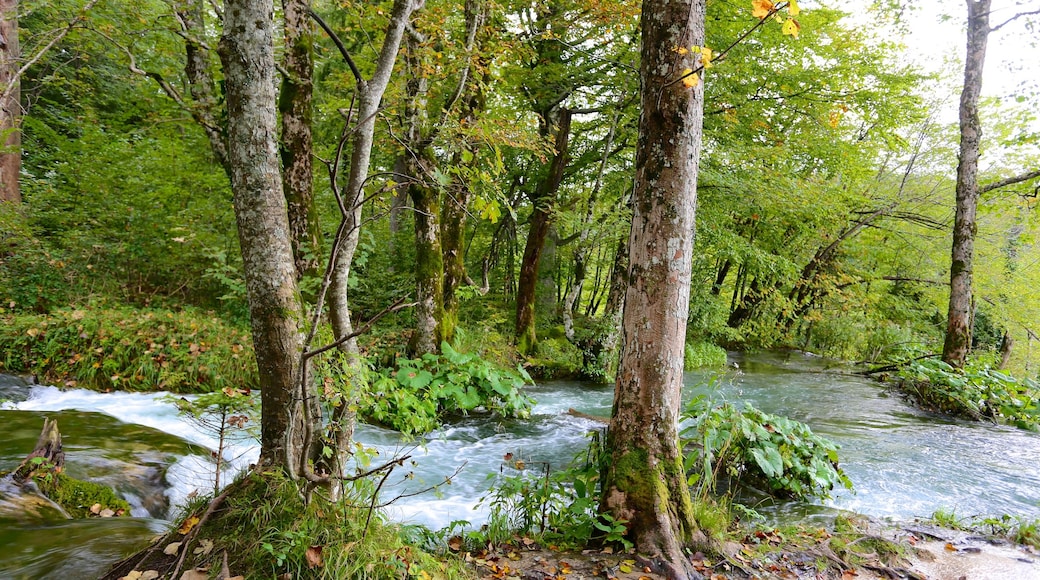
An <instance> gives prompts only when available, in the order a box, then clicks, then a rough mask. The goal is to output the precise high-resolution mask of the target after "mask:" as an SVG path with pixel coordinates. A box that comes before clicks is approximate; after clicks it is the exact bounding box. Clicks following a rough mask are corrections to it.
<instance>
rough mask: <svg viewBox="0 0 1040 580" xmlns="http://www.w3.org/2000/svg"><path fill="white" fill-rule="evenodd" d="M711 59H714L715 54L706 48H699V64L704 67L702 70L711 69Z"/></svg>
mask: <svg viewBox="0 0 1040 580" xmlns="http://www.w3.org/2000/svg"><path fill="white" fill-rule="evenodd" d="M713 58H715V53H714V52H712V50H711V49H710V48H708V47H707V46H705V47H702V48H701V64H702V65H704V68H711V67H712V66H714V65H712V63H711V61H712V59H713Z"/></svg>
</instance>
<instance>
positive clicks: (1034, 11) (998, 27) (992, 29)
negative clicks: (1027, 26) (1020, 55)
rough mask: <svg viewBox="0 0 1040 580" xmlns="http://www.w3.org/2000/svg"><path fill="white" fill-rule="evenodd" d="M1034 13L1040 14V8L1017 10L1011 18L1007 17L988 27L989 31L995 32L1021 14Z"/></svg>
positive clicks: (1020, 16) (1021, 15)
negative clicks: (1026, 10)
mask: <svg viewBox="0 0 1040 580" xmlns="http://www.w3.org/2000/svg"><path fill="white" fill-rule="evenodd" d="M1034 14H1040V8H1037V9H1036V10H1031V11H1029V12H1019V13H1018V14H1015V15H1014V16H1012V17H1011V18H1008V19H1007V20H1005V21H1004V22H1001V23H1000V24H998V25H996V26H992V27H990V29H989V31H990V32H996V31H998V30H1000V29H1001V28H1004V26H1006V25H1008V24H1011V23H1012V22H1014V21H1016V20H1018V19H1019V18H1022V17H1023V16H1032V15H1034Z"/></svg>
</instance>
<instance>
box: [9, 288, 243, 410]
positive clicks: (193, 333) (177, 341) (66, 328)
mask: <svg viewBox="0 0 1040 580" xmlns="http://www.w3.org/2000/svg"><path fill="white" fill-rule="evenodd" d="M2 321H3V324H0V353H3V354H2V355H0V356H2V358H0V363H2V365H3V367H2V368H3V369H5V370H6V371H7V372H18V373H31V374H35V375H37V376H39V377H40V378H41V379H43V380H46V381H50V382H53V383H55V384H63V385H65V386H70V387H73V386H79V387H85V388H94V389H98V390H108V389H119V390H125V391H145V390H156V389H162V390H168V391H173V392H179V393H192V392H195V393H200V392H209V391H216V390H220V389H224V388H233V389H237V388H251V387H255V386H256V382H257V377H256V370H255V363H254V357H253V354H252V340H250V337H249V333H248V332H247V331H246V330H244V329H239V328H236V327H234V326H230V325H228V324H226V323H225V322H224V321H223V320H221V319H219V318H217V317H216V316H215V315H214V314H213V313H210V312H203V311H198V310H194V309H184V310H180V311H176V312H175V311H171V310H162V309H138V308H128V307H109V306H107V305H104V304H92V305H91V306H90V307H86V308H69V309H58V310H54V311H53V312H51V313H50V314H13V315H8V316H5V317H3V318H2Z"/></svg>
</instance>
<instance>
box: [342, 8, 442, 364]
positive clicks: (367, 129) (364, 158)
mask: <svg viewBox="0 0 1040 580" xmlns="http://www.w3.org/2000/svg"><path fill="white" fill-rule="evenodd" d="M423 2H424V0H394V6H393V9H392V10H391V13H390V22H389V24H387V28H386V34H385V36H384V37H383V45H382V47H381V48H380V51H379V56H378V57H377V59H376V67H375V73H374V74H373V75H372V78H371V79H369V80H364V79H361V78H358V79H357V81H358V86H357V91H358V110H357V117H356V119H357V126H356V127H355V129H354V139H353V140H352V142H351V145H352V149H351V154H350V173H349V175H348V177H347V185H346V187H345V191H346V197H347V198H346V200H344V201H345V207H344V208H343V210H344V213H345V215H344V218H345V219H346V220H347V235H346V236H344V238H343V240H342V241H341V242H340V243H339V247H338V248H336V252H337V257H336V261H335V264H334V266H333V272H332V286H331V288H330V298H329V317H330V319H331V321H332V330H333V333H334V335H335V337H336V338H337V339H339V338H340V337H343V336H348V335H350V334H351V333H353V332H354V327H353V324H352V322H351V319H350V302H349V300H348V295H347V291H348V280H349V279H350V268H351V266H352V265H353V262H354V253H355V252H356V251H357V247H358V241H359V240H360V235H361V211H362V209H363V208H362V205H363V203H362V202H363V201H364V199H365V191H364V186H365V183H366V181H367V180H368V167H369V164H370V162H371V160H372V144H373V142H374V140H375V129H376V115H377V114H378V113H379V106H380V103H382V100H383V93H384V92H385V91H386V86H387V84H388V83H389V82H390V74H391V73H392V72H393V69H394V63H395V61H396V60H397V53H398V50H399V49H400V47H401V38H402V37H403V36H404V31H405V28H406V27H407V26H408V21H409V19H410V18H411V15H412V13H413V12H415V11H416V10H418V9H419V8H421V7H422V5H423ZM344 350H345V351H347V352H348V353H350V354H356V353H357V343H356V341H354V340H350V341H347V343H346V344H344Z"/></svg>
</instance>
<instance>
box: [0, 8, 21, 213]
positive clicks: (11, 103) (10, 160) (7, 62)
mask: <svg viewBox="0 0 1040 580" xmlns="http://www.w3.org/2000/svg"><path fill="white" fill-rule="evenodd" d="M21 56H22V55H21V49H20V47H19V46H18V0H0V88H2V89H6V88H7V86H8V85H9V84H10V83H14V88H13V90H11V91H9V92H8V97H7V98H6V99H4V101H3V102H2V103H0V138H2V139H3V146H2V147H0V202H4V201H12V202H15V203H18V202H21V201H22V192H21V189H20V187H19V181H18V174H19V173H20V172H21V169H22V133H21V124H22V123H21V120H22V104H21V100H22V92H21V90H20V86H21V83H20V81H19V79H18V78H16V73H17V72H18V63H19V59H20V58H21Z"/></svg>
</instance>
